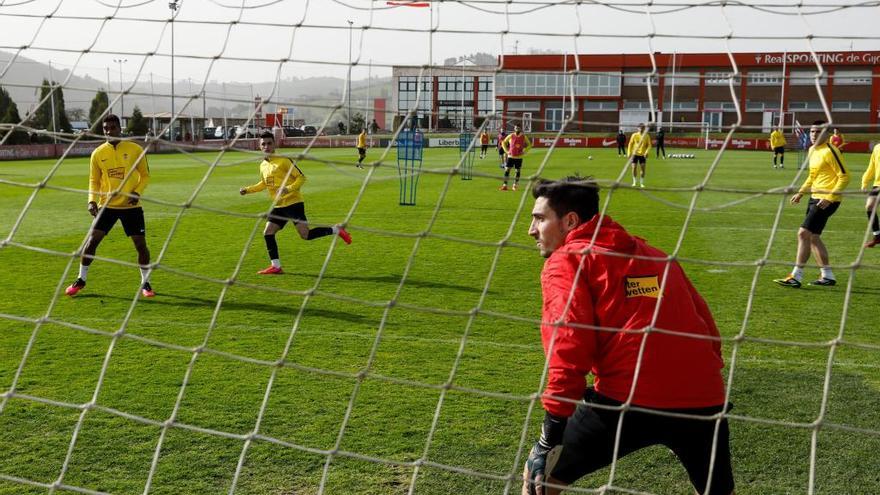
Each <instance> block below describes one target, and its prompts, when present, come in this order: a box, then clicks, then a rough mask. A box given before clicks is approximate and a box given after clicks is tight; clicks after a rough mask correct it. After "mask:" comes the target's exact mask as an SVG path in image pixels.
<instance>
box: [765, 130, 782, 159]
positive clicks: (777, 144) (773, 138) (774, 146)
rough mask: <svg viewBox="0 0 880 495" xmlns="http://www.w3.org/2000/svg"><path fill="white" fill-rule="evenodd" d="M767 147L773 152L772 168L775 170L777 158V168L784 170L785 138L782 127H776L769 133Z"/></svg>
mask: <svg viewBox="0 0 880 495" xmlns="http://www.w3.org/2000/svg"><path fill="white" fill-rule="evenodd" d="M768 146H770V149H771V150H773V168H776V157H779V168H785V136H784V135H783V134H782V127H777V128H776V129H773V132H771V133H770V142H769V143H768Z"/></svg>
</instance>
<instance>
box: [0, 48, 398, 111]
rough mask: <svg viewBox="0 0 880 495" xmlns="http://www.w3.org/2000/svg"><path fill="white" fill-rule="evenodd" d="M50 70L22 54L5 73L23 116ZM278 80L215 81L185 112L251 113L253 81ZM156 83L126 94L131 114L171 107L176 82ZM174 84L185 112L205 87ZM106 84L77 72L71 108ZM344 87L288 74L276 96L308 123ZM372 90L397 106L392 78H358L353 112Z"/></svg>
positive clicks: (68, 90) (266, 85) (264, 85)
mask: <svg viewBox="0 0 880 495" xmlns="http://www.w3.org/2000/svg"><path fill="white" fill-rule="evenodd" d="M13 56H14V54H13V53H10V52H5V51H0V70H3V69H4V68H6V65H7V64H8V63H9V61H10V60H11V59H12V58H13ZM51 72H52V75H53V78H54V80H55V81H56V82H59V83H60V82H64V81H65V80H66V79H67V77H68V76H69V75H70V71H69V70H67V69H58V68H57V67H56V68H51ZM49 73H50V67H49V65H48V64H44V63H42V62H38V61H35V60H32V59H29V58H26V57H23V56H18V57H16V59H15V62H14V63H13V65H12V66H11V67H9V69H8V70H6V72H5V74H3V75H2V77H0V86H2V87H3V88H4V89H5V90H6V91H8V92H9V94H10V96H11V97H12V99H13V101H15V103H16V104H17V105H18V108H19V112H20V113H21V114H22V116H24V114H25V113H26V112H28V111H29V110H31V109H32V108H33V106H34V105H35V103H36V101H37V97H38V95H39V86H40V84H41V83H42V81H43V79H48V78H49ZM126 84H130V82H126ZM273 85H274V83H272V82H254V83H250V82H236V81H229V82H227V83H226V85H225V89H224V84H223V82H222V81H210V82H209V83H208V84H207V85H206V87H205V95H206V97H207V98H206V99H205V101H204V102H203V101H202V100H201V99H199V100H195V101H193V102H192V103H190V107H188V108H187V110H186V111H185V112H184V113H186V114H190V115H195V116H202V115H203V113H204V114H206V116H207V117H209V118H215V119H216V118H222V117H223V116H224V113H225V115H226V116H227V117H245V116H247V114H248V113H249V111H250V110H251V109H252V108H253V105H252V104H251V103H250V98H251V94H250V91H251V86H253V92H254V95H255V96H263V97H267V96H268V95H269V94H270V92H271V91H272V87H273ZM111 86H112V87H111V91H110V94H109V95H110V100H111V101H112V100H113V99H114V98H116V97H117V95H118V89H119V81H118V80H113V81H111ZM150 86H151V84H150V80H149V75H147V76H146V80H143V81H139V82H138V84H137V85H135V87H134V88H133V89H132V90H131V93H132V94H129V95H127V96H126V97H125V102H124V103H125V113H126V115H131V110H132V109H133V108H134V106H135V105H137V106H139V107H140V108H141V111H143V112H144V113H153V112H154V111H155V112H168V111H170V110H171V98H170V97H169V95H170V94H171V84H170V83H167V82H164V83H160V82H157V81H153V84H152V87H153V92H154V93H155V94H154V95H151V91H150ZM174 86H175V87H174V90H175V91H174V92H175V95H176V97H175V109H176V110H177V111H180V109H181V108H182V106H183V105H184V104H186V102H187V100H188V99H189V96H190V94H191V92H196V91H197V90H198V88H199V86H198V84H197V83H195V82H190V81H188V80H181V81H176V82H175V85H174ZM106 87H107V81H101V80H98V79H94V78H92V77H90V76H88V75H84V76H83V77H80V76H78V75H76V74H74V75H73V76H71V77H70V79H69V80H67V82H66V83H65V85H64V102H65V106H66V108H67V110H72V109H75V108H81V109H83V110H84V111H85V112H86V114H88V110H89V106H90V104H91V101H92V98H94V96H95V92H96V91H98V90H99V89H106ZM344 87H345V80H344V79H341V78H336V77H310V78H304V79H299V78H292V79H286V80H284V81H281V83H280V85H279V88H278V90H277V91H276V94H277V97H276V100H277V101H282V102H284V103H285V104H286V105H285V106H292V107H294V111H295V113H296V117H297V118H302V119H305V120H306V121H307V122H315V121H319V120H323V118H324V117H325V116H326V114H327V107H328V106H332V105H335V104H337V103H340V102H342V91H343V89H344ZM368 91H369V97H370V98H383V97H384V98H387V99H389V102H388V107H390V106H391V102H390V99H391V78H390V77H382V78H378V77H374V78H373V79H372V81H370V83H369V84H368V82H367V81H366V80H359V81H353V82H352V113H357V112H358V110H357V108H358V107H362V106H364V105H365V103H366V99H367V93H368ZM224 95H225V96H224ZM342 103H343V106H346V105H345V103H346V102H342ZM272 108H273V106H272V105H271V104H270V106H269V108H268V109H267V110H271V109H272ZM115 110H116V112H119V111H120V110H119V102H117V104H116V106H115ZM334 120H338V119H334Z"/></svg>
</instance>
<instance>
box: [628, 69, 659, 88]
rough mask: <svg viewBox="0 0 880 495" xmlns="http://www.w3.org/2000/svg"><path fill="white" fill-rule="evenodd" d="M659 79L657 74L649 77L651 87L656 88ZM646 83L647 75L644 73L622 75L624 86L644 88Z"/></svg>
mask: <svg viewBox="0 0 880 495" xmlns="http://www.w3.org/2000/svg"><path fill="white" fill-rule="evenodd" d="M658 80H659V78H658V77H657V74H654V75H653V76H651V86H656V85H657V81H658ZM647 83H648V73H646V72H626V73H624V74H623V85H624V86H645V85H646V84H647Z"/></svg>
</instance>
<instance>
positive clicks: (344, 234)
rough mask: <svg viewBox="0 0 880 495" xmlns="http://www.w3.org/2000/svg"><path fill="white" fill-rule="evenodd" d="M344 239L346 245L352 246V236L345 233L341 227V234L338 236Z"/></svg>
mask: <svg viewBox="0 0 880 495" xmlns="http://www.w3.org/2000/svg"><path fill="white" fill-rule="evenodd" d="M337 235H339V237H341V238H342V241H343V242H345V243H346V244H351V234H349V233H348V232H346V231H345V229H343V228H342V227H339V233H338V234H337Z"/></svg>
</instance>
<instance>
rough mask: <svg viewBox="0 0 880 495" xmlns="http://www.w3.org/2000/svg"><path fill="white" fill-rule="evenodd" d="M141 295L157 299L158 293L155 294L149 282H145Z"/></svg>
mask: <svg viewBox="0 0 880 495" xmlns="http://www.w3.org/2000/svg"><path fill="white" fill-rule="evenodd" d="M141 295H142V296H144V297H155V296H156V293H155V292H153V287H152V286H150V283H149V282H144V285H142V286H141Z"/></svg>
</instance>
